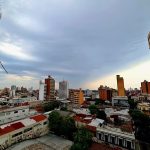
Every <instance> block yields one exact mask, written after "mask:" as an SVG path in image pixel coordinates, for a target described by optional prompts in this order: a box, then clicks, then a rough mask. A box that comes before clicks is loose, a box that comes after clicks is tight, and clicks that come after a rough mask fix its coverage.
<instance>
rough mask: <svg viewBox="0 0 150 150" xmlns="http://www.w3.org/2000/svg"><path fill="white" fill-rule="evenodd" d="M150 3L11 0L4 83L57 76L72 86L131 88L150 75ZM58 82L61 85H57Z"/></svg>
mask: <svg viewBox="0 0 150 150" xmlns="http://www.w3.org/2000/svg"><path fill="white" fill-rule="evenodd" d="M149 4H150V2H149V1H148V0H143V1H140V0H133V1H132V2H131V1H130V0H127V1H125V2H123V1H122V2H121V1H119V0H112V1H110V2H105V1H104V0H102V1H98V0H96V1H90V0H83V1H82V2H81V1H80V2H79V1H75V0H71V1H68V0H64V1H63V2H62V1H60V0H52V1H48V0H44V1H42V3H37V1H35V0H32V1H28V2H27V1H25V0H22V1H20V0H14V1H13V2H12V1H11V2H10V1H8V0H5V1H3V3H2V18H1V20H0V34H1V37H0V61H2V62H3V64H4V65H5V67H6V69H7V70H8V72H9V74H5V72H4V71H3V70H2V69H1V68H0V80H1V84H0V88H2V87H6V86H7V87H8V86H9V87H10V86H11V85H25V86H27V87H31V86H33V87H36V88H38V87H39V80H41V79H44V78H45V77H46V76H47V75H49V74H50V75H52V76H53V77H54V78H55V80H56V81H57V84H58V82H59V81H61V80H62V79H63V78H65V79H66V80H68V81H69V84H70V87H71V88H80V87H81V88H83V89H87V88H88V89H97V88H98V87H99V85H101V84H102V85H107V86H110V87H112V88H116V87H117V84H116V78H115V76H116V75H117V74H120V75H121V76H122V77H123V78H124V84H125V88H126V89H127V88H130V87H133V88H136V87H137V88H139V87H140V83H141V82H142V81H143V80H150V71H149V70H148V68H149V66H150V59H149V58H150V52H149V47H148V42H147V34H148V32H149V30H150V21H149V18H150V10H149ZM56 87H58V85H56Z"/></svg>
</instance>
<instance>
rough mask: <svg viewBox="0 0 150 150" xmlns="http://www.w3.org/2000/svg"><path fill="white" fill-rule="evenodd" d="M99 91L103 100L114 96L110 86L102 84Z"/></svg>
mask: <svg viewBox="0 0 150 150" xmlns="http://www.w3.org/2000/svg"><path fill="white" fill-rule="evenodd" d="M98 91H99V98H100V99H101V100H111V98H112V89H111V88H109V87H106V86H105V87H104V86H102V85H101V86H100V87H99V88H98Z"/></svg>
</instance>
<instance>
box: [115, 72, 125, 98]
mask: <svg viewBox="0 0 150 150" xmlns="http://www.w3.org/2000/svg"><path fill="white" fill-rule="evenodd" d="M116 77H117V87H118V96H125V88H124V79H123V77H120V75H117V76H116Z"/></svg>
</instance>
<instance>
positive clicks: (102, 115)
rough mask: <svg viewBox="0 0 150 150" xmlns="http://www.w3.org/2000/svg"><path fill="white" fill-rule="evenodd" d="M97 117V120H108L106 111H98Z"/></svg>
mask: <svg viewBox="0 0 150 150" xmlns="http://www.w3.org/2000/svg"><path fill="white" fill-rule="evenodd" d="M96 116H97V118H99V119H103V120H106V117H107V115H106V113H105V111H103V110H98V111H97V114H96Z"/></svg>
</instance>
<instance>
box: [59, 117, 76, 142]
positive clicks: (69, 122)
mask: <svg viewBox="0 0 150 150" xmlns="http://www.w3.org/2000/svg"><path fill="white" fill-rule="evenodd" d="M62 131H63V132H62V134H63V135H64V136H65V137H67V138H68V139H70V140H73V134H74V132H75V131H76V126H75V121H74V119H73V118H71V117H64V118H63V121H62Z"/></svg>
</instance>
